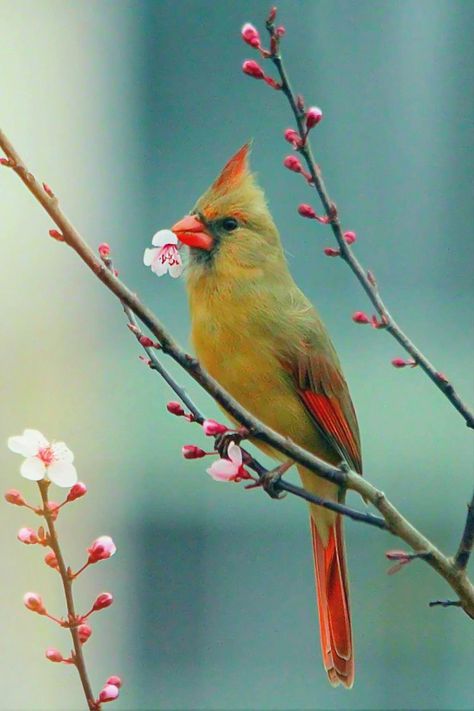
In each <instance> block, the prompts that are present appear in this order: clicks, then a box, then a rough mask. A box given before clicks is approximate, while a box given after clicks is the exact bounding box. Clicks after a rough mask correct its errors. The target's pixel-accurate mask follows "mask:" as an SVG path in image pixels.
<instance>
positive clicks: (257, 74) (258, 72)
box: [242, 59, 265, 79]
mask: <svg viewBox="0 0 474 711" xmlns="http://www.w3.org/2000/svg"><path fill="white" fill-rule="evenodd" d="M242 71H243V73H244V74H248V76H249V77H253V78H254V79H263V78H264V77H265V72H264V71H263V69H262V67H261V66H260V65H259V64H257V62H254V60H253V59H247V60H246V61H245V62H244V63H243V64H242Z"/></svg>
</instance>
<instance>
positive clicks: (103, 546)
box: [87, 536, 117, 563]
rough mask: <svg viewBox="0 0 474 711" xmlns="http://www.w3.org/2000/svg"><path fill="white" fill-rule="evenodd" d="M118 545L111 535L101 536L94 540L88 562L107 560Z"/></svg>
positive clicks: (89, 550) (88, 550)
mask: <svg viewBox="0 0 474 711" xmlns="http://www.w3.org/2000/svg"><path fill="white" fill-rule="evenodd" d="M116 550H117V547H116V545H115V543H114V542H113V540H112V539H111V537H110V536H99V538H96V540H95V541H93V543H92V545H91V547H90V548H88V549H87V552H88V553H89V559H88V563H97V562H98V561H99V560H107V558H110V557H111V556H113V555H114V553H115V551H116Z"/></svg>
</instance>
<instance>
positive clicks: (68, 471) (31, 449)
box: [8, 429, 77, 487]
mask: <svg viewBox="0 0 474 711" xmlns="http://www.w3.org/2000/svg"><path fill="white" fill-rule="evenodd" d="M8 448H9V449H10V450H11V451H12V452H15V454H21V455H22V456H23V457H25V460H24V462H23V463H22V465H21V467H20V474H21V475H22V476H23V477H25V479H30V480H31V481H40V480H41V479H44V478H45V477H47V478H48V479H49V480H50V481H52V482H53V483H54V484H56V485H57V486H64V487H69V486H72V485H73V484H75V483H76V482H77V471H76V467H75V466H74V464H73V461H74V455H73V453H72V452H71V450H70V449H69V447H67V446H66V444H65V443H64V442H48V440H47V439H46V437H45V436H44V435H43V434H42V433H41V432H39V431H38V430H29V429H27V430H24V432H23V434H22V435H16V436H14V437H9V439H8Z"/></svg>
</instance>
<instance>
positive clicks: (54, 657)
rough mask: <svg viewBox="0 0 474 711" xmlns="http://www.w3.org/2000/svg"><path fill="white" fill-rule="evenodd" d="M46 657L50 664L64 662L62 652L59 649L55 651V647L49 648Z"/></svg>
mask: <svg viewBox="0 0 474 711" xmlns="http://www.w3.org/2000/svg"><path fill="white" fill-rule="evenodd" d="M44 656H45V657H46V659H49V661H50V662H62V661H64V657H63V655H62V654H61V652H60V651H59V650H58V649H54V647H49V649H47V650H46V652H45V654H44Z"/></svg>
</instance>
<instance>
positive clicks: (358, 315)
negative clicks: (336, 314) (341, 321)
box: [352, 311, 370, 323]
mask: <svg viewBox="0 0 474 711" xmlns="http://www.w3.org/2000/svg"><path fill="white" fill-rule="evenodd" d="M352 320H353V321H354V323H370V318H369V317H368V316H367V314H365V313H364V312H363V311H356V312H355V313H353V314H352Z"/></svg>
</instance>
